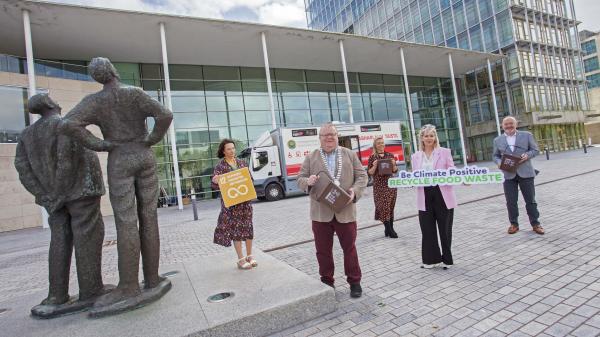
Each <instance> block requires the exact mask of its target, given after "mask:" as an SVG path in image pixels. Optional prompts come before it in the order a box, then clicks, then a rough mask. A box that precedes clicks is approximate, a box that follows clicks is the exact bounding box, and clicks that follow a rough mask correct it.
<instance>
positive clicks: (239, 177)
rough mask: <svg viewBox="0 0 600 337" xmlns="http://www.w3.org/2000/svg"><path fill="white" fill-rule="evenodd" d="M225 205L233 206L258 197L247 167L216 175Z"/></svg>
mask: <svg viewBox="0 0 600 337" xmlns="http://www.w3.org/2000/svg"><path fill="white" fill-rule="evenodd" d="M215 178H217V179H216V180H217V182H218V184H219V189H220V190H221V197H222V198H223V203H224V204H225V207H231V206H235V205H238V204H241V203H243V202H246V201H250V200H253V199H256V190H255V189H254V185H253V184H252V178H251V177H250V171H248V168H247V167H244V168H241V169H239V170H235V171H231V172H229V173H225V174H221V175H219V176H215V177H214V178H213V180H214V179H215Z"/></svg>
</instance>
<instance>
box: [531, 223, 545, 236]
mask: <svg viewBox="0 0 600 337" xmlns="http://www.w3.org/2000/svg"><path fill="white" fill-rule="evenodd" d="M533 231H534V232H536V233H538V234H540V235H544V233H546V232H545V231H544V227H542V225H535V226H533Z"/></svg>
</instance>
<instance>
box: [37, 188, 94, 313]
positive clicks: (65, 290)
mask: <svg viewBox="0 0 600 337" xmlns="http://www.w3.org/2000/svg"><path fill="white" fill-rule="evenodd" d="M48 224H49V225H50V252H49V254H48V266H49V273H48V276H49V284H50V287H49V288H50V289H49V292H48V298H49V299H54V300H56V301H57V302H62V301H63V300H65V299H68V298H69V270H70V269H71V254H72V253H73V246H75V263H76V264H77V280H78V282H79V299H80V300H86V299H88V298H90V297H93V296H96V295H99V294H100V293H101V292H102V290H103V288H104V285H103V283H102V272H101V261H102V242H103V240H104V222H103V221H102V214H101V213H100V197H89V198H84V199H79V200H75V201H71V202H68V203H66V205H65V206H64V207H63V208H61V209H59V210H57V211H56V212H52V213H51V214H50V215H49V217H48Z"/></svg>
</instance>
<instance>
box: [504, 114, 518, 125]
mask: <svg viewBox="0 0 600 337" xmlns="http://www.w3.org/2000/svg"><path fill="white" fill-rule="evenodd" d="M507 119H512V121H513V122H515V124H518V123H519V121H518V120H517V119H516V118H514V117H513V116H506V117H504V118H502V124H504V121H505V120H507Z"/></svg>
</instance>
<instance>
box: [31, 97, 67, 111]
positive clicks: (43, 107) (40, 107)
mask: <svg viewBox="0 0 600 337" xmlns="http://www.w3.org/2000/svg"><path fill="white" fill-rule="evenodd" d="M27 109H28V110H29V112H30V113H32V114H36V115H41V114H43V113H44V112H46V111H48V110H58V113H60V105H58V104H57V103H56V102H54V101H53V100H52V98H50V96H48V94H37V95H33V96H31V97H30V98H29V100H28V102H27Z"/></svg>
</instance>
